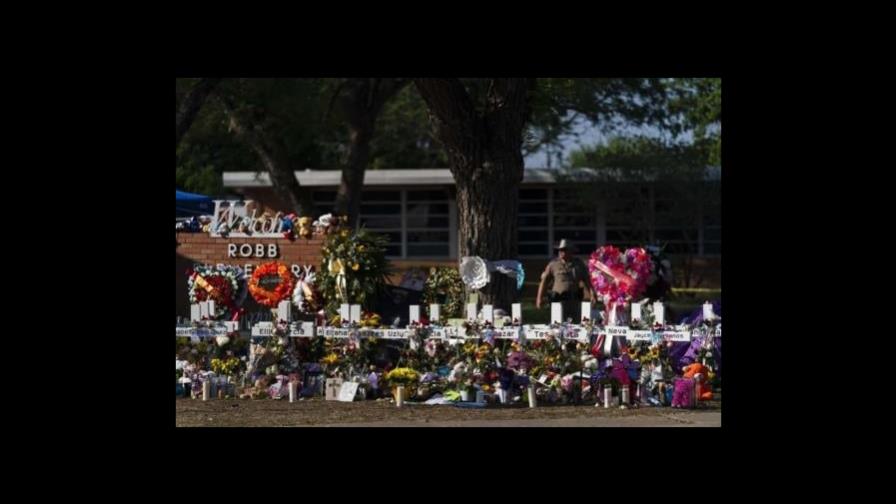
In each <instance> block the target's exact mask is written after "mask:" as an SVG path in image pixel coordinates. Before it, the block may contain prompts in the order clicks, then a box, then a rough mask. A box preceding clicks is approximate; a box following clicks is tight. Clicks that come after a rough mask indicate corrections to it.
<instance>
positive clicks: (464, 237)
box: [415, 79, 535, 310]
mask: <svg viewBox="0 0 896 504" xmlns="http://www.w3.org/2000/svg"><path fill="white" fill-rule="evenodd" d="M534 83H535V81H534V79H493V80H492V81H491V82H490V83H489V88H488V93H487V105H486V108H485V110H484V112H483V113H481V114H480V113H477V111H476V110H475V108H474V106H473V102H472V100H471V99H470V96H469V94H468V93H467V92H466V89H465V88H464V86H463V84H461V83H460V81H458V80H457V79H418V80H415V84H416V86H417V89H418V90H419V91H420V95H421V96H422V97H423V99H424V101H426V103H427V106H428V107H429V109H430V115H431V119H432V121H433V125H434V127H435V133H436V137H437V138H438V139H439V140H440V141H441V142H442V144H443V145H444V147H445V149H446V151H447V153H448V157H449V159H450V160H451V173H452V175H453V176H454V181H455V184H456V185H457V207H458V220H459V230H458V231H459V233H458V240H459V250H460V255H461V256H480V257H482V258H483V259H486V260H492V261H496V260H502V259H516V258H517V213H518V209H519V208H518V207H519V185H520V182H522V180H523V157H522V144H523V128H524V127H525V125H526V121H527V120H528V117H529V97H530V95H531V90H532V88H533V86H534ZM517 294H518V293H517V289H516V282H515V281H514V280H513V279H511V278H509V277H507V276H505V275H501V274H495V275H492V278H491V282H489V284H488V285H487V286H486V287H485V288H483V290H482V299H483V302H484V303H489V304H493V305H495V306H496V307H501V308H505V309H508V310H509V308H510V304H511V303H512V302H513V301H514V300H515V299H516V298H517Z"/></svg>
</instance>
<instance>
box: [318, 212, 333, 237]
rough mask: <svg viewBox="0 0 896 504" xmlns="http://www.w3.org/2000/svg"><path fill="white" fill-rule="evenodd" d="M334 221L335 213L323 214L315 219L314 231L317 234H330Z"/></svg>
mask: <svg viewBox="0 0 896 504" xmlns="http://www.w3.org/2000/svg"><path fill="white" fill-rule="evenodd" d="M334 221H335V219H334V218H333V214H324V215H321V216H320V218H319V219H317V220H316V221H314V224H313V225H314V232H315V233H317V234H329V233H330V228H331V226H332V225H333V223H334Z"/></svg>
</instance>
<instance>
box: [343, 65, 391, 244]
mask: <svg viewBox="0 0 896 504" xmlns="http://www.w3.org/2000/svg"><path fill="white" fill-rule="evenodd" d="M408 82H409V81H408V80H406V79H351V80H349V81H347V82H345V83H344V85H343V86H340V88H339V90H337V92H336V93H337V96H335V97H334V99H337V100H338V101H339V106H340V108H341V110H342V114H343V116H344V118H345V120H346V122H347V123H348V128H349V146H348V159H347V161H346V164H345V166H344V167H343V168H342V178H341V181H340V184H339V190H338V191H337V192H336V202H335V204H334V207H333V209H334V212H335V213H336V214H337V215H348V223H349V226H351V227H354V226H355V223H356V222H357V221H358V217H359V215H360V211H361V191H362V190H363V188H364V173H365V171H366V170H367V163H368V162H369V161H370V142H371V140H373V135H374V129H375V127H376V120H377V117H378V116H379V113H380V111H381V110H382V108H383V105H385V103H386V102H387V101H388V100H389V99H390V98H392V97H393V96H395V94H397V93H398V92H399V91H401V89H402V88H403V87H404V86H406V85H407V84H408Z"/></svg>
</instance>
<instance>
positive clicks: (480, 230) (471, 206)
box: [452, 160, 523, 311]
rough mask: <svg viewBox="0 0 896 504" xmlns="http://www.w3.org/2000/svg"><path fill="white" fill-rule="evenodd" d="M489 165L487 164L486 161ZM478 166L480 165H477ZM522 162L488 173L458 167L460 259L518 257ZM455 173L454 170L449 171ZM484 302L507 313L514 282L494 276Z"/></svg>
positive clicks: (496, 168) (503, 277) (483, 293)
mask: <svg viewBox="0 0 896 504" xmlns="http://www.w3.org/2000/svg"><path fill="white" fill-rule="evenodd" d="M485 163H489V161H485ZM480 166H481V164H480ZM522 170H523V165H522V160H520V162H519V163H511V164H510V166H507V167H504V166H497V165H495V168H494V169H491V170H475V169H474V168H473V167H472V166H464V167H459V169H458V170H457V172H458V173H468V174H469V176H458V175H455V177H454V178H455V180H456V181H457V209H458V227H459V229H458V241H459V243H458V249H459V252H460V256H461V257H464V256H479V257H482V258H483V259H486V260H490V261H497V260H502V259H516V258H517V213H518V210H519V182H520V180H519V179H518V178H515V177H512V176H509V174H511V173H516V172H519V173H520V174H522ZM452 171H454V170H452ZM482 298H483V303H489V304H493V305H495V306H496V307H501V308H504V309H506V310H508V311H509V310H510V305H511V303H513V302H515V301H516V299H517V288H516V280H514V279H512V278H510V277H508V276H506V275H502V274H493V275H492V276H491V281H490V282H489V283H488V285H486V286H485V287H484V288H483V289H482Z"/></svg>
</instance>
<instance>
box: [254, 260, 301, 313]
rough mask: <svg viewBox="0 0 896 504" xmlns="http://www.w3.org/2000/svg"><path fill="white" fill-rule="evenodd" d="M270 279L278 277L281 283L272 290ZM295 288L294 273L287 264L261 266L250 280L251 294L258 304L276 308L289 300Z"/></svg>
mask: <svg viewBox="0 0 896 504" xmlns="http://www.w3.org/2000/svg"><path fill="white" fill-rule="evenodd" d="M269 277H278V278H279V280H280V281H279V282H278V283H277V285H276V286H274V287H273V289H272V288H270V285H269V284H270V280H269ZM294 286H295V279H294V278H293V275H292V272H291V271H289V268H287V267H286V265H285V264H280V263H277V262H270V263H265V264H262V265H260V266H259V267H258V268H256V269H255V271H253V272H252V278H250V279H249V293H250V294H252V297H253V298H255V301H258V304H261V305H264V306H267V307H269V308H275V307H276V306H277V305H278V304H279V303H280V301H283V300H285V299H289V296H290V295H291V294H292V290H293V287H294Z"/></svg>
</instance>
